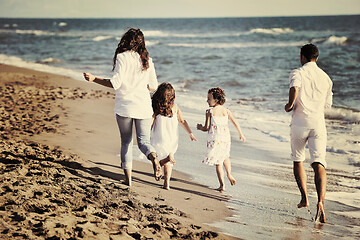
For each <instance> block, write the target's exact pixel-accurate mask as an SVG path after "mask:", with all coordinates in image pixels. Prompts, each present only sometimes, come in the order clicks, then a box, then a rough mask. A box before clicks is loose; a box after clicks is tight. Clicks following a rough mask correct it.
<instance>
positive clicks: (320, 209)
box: [315, 202, 325, 223]
mask: <svg viewBox="0 0 360 240" xmlns="http://www.w3.org/2000/svg"><path fill="white" fill-rule="evenodd" d="M315 222H320V223H325V210H324V205H323V203H321V202H319V203H318V205H317V211H316V216H315Z"/></svg>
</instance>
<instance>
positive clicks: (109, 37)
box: [92, 35, 114, 42]
mask: <svg viewBox="0 0 360 240" xmlns="http://www.w3.org/2000/svg"><path fill="white" fill-rule="evenodd" d="M112 38H114V37H113V36H107V35H105V36H97V37H94V38H93V39H92V40H93V41H94V42H100V41H103V40H108V39H112Z"/></svg>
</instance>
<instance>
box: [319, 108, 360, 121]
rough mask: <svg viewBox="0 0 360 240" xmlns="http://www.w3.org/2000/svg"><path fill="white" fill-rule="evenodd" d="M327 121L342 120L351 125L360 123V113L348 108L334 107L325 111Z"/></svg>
mask: <svg viewBox="0 0 360 240" xmlns="http://www.w3.org/2000/svg"><path fill="white" fill-rule="evenodd" d="M325 117H326V118H327V119H336V120H342V121H346V122H350V123H360V112H357V111H355V110H352V109H348V108H337V107H332V108H329V109H326V110H325Z"/></svg>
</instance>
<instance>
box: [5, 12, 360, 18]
mask: <svg viewBox="0 0 360 240" xmlns="http://www.w3.org/2000/svg"><path fill="white" fill-rule="evenodd" d="M334 16H360V13H358V14H324V15H322V14H320V15H283V16H281V15H273V16H236V17H235V16H226V17H225V16H224V17H2V16H0V19H220V18H282V17H284V18H286V17H334Z"/></svg>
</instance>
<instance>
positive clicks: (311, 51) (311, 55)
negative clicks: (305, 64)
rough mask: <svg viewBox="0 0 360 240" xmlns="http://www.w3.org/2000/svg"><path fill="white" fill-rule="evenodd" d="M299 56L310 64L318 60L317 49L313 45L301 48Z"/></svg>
mask: <svg viewBox="0 0 360 240" xmlns="http://www.w3.org/2000/svg"><path fill="white" fill-rule="evenodd" d="M300 54H301V55H303V56H304V57H305V58H306V60H308V61H309V62H310V61H311V60H313V59H317V58H318V56H319V49H318V48H317V47H316V46H315V45H314V44H311V43H309V44H306V45H304V46H302V47H301V50H300Z"/></svg>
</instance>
